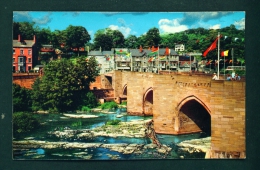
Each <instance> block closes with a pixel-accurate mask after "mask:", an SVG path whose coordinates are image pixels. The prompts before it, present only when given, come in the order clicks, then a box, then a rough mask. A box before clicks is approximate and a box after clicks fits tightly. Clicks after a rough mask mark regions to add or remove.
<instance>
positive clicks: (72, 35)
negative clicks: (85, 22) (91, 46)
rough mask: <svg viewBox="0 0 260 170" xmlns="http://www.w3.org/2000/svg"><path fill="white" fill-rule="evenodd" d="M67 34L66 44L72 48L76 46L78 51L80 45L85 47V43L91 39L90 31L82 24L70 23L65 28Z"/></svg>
mask: <svg viewBox="0 0 260 170" xmlns="http://www.w3.org/2000/svg"><path fill="white" fill-rule="evenodd" d="M65 35H66V45H67V46H69V47H70V48H76V49H77V51H79V48H80V47H85V44H86V43H87V42H89V40H91V38H90V35H89V33H88V31H87V30H86V28H84V27H82V26H72V25H69V26H68V27H67V28H66V30H65ZM78 54H79V53H78Z"/></svg>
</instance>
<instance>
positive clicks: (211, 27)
mask: <svg viewBox="0 0 260 170" xmlns="http://www.w3.org/2000/svg"><path fill="white" fill-rule="evenodd" d="M209 29H213V30H217V29H220V24H216V25H213V26H210V27H209Z"/></svg>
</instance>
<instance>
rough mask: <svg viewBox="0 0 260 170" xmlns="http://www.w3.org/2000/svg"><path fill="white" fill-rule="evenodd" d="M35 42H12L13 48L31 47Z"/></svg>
mask: <svg viewBox="0 0 260 170" xmlns="http://www.w3.org/2000/svg"><path fill="white" fill-rule="evenodd" d="M34 44H35V42H34V41H33V40H24V41H22V42H20V41H18V40H13V47H32V46H34Z"/></svg>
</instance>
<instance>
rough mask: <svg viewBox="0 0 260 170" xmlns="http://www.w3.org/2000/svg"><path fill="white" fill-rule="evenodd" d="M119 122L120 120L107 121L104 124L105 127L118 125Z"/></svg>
mask: <svg viewBox="0 0 260 170" xmlns="http://www.w3.org/2000/svg"><path fill="white" fill-rule="evenodd" d="M120 122H121V120H118V119H116V120H109V121H107V122H106V125H119V123H120Z"/></svg>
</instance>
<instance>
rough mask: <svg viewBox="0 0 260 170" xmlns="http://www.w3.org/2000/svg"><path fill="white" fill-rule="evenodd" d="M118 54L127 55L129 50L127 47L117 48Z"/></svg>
mask: <svg viewBox="0 0 260 170" xmlns="http://www.w3.org/2000/svg"><path fill="white" fill-rule="evenodd" d="M116 54H120V55H123V54H124V55H127V54H128V51H127V50H126V49H120V50H116Z"/></svg>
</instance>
